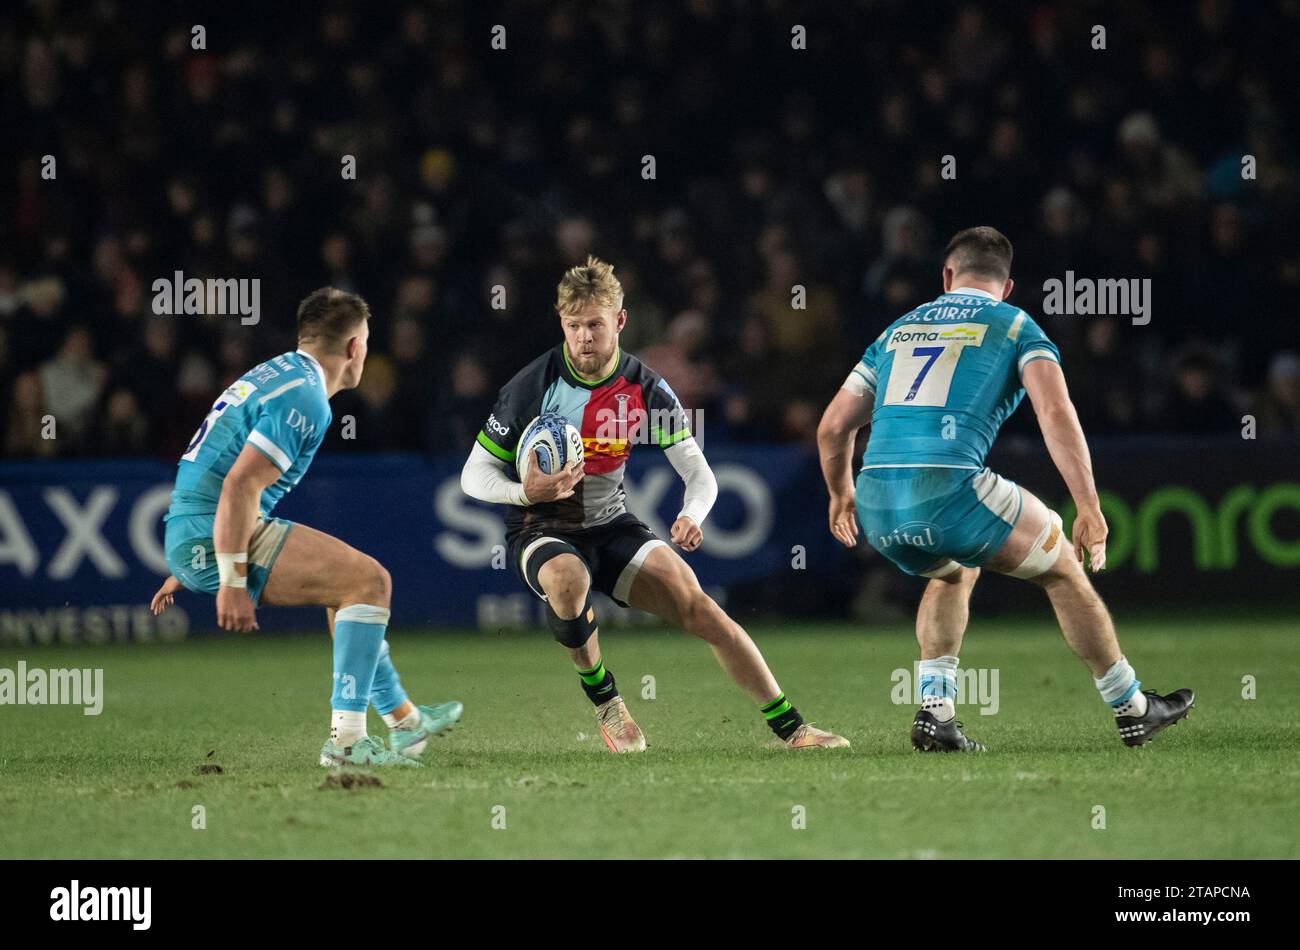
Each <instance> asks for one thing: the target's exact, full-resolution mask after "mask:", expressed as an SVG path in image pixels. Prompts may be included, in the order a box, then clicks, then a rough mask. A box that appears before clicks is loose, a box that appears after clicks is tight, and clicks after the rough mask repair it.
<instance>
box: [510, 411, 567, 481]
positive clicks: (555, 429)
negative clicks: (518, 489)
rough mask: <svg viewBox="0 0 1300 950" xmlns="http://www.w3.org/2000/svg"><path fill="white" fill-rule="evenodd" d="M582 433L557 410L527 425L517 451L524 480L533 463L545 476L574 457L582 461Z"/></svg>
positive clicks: (521, 475)
mask: <svg viewBox="0 0 1300 950" xmlns="http://www.w3.org/2000/svg"><path fill="white" fill-rule="evenodd" d="M583 454H584V453H583V448H582V433H581V432H579V431H578V430H577V429H575V428H574V427H573V426H571V425H569V423H568V420H566V419H565V418H564V416H562V415H560V414H559V413H558V412H543V413H542V414H541V415H540V416H538V417H537V418H536V419H534V420H533V421H532V422H530V423H528V425H527V426H525V427H524V434H523V435H522V436H520V437H519V446H518V448H517V449H516V450H515V468H516V469H517V470H518V471H519V480H520V481H521V482H522V481H523V480H524V479H526V478H527V477H528V470H529V469H530V468H532V466H533V465H534V464H537V465H539V466H540V467H541V470H542V473H543V474H545V475H554V474H555V473H556V472H558V471H559V470H560V469H562V468H564V467H565V466H566V465H568V464H569V463H570V462H572V461H573V460H574V459H577V460H578V464H582V460H583Z"/></svg>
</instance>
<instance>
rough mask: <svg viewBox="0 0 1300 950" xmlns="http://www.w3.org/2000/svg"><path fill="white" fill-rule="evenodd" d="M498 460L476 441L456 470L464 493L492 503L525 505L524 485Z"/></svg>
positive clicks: (526, 498) (526, 499)
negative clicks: (458, 472) (463, 463)
mask: <svg viewBox="0 0 1300 950" xmlns="http://www.w3.org/2000/svg"><path fill="white" fill-rule="evenodd" d="M507 468H508V465H507V463H505V462H503V461H501V459H499V458H497V457H496V456H495V455H493V454H492V453H491V452H489V451H488V450H487V449H485V448H483V446H481V445H479V444H478V443H477V442H475V443H474V448H473V449H472V450H471V451H470V453H469V458H468V459H466V460H465V467H464V468H463V469H461V470H460V487H461V488H462V489H463V490H464V492H465V494H467V495H469V496H470V497H471V498H477V499H478V500H479V501H487V502H491V503H492V504H494V505H525V506H526V505H529V504H532V503H531V502H530V501H529V500H528V496H527V495H525V494H524V486H523V485H522V484H520V483H519V482H517V481H515V480H514V479H513V478H511V477H510V476H509V475H508V474H507V473H506V469H507Z"/></svg>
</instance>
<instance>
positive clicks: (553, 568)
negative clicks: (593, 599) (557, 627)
mask: <svg viewBox="0 0 1300 950" xmlns="http://www.w3.org/2000/svg"><path fill="white" fill-rule="evenodd" d="M537 580H538V582H539V583H540V584H541V585H542V590H543V591H545V592H546V602H547V603H548V604H550V606H551V609H552V610H553V611H554V612H555V613H556V615H557V616H559V617H560V618H561V619H565V620H567V619H572V618H574V617H577V616H578V613H579V612H580V611H581V610H582V606H583V604H584V603H586V601H587V594H588V588H589V587H590V584H589V579H588V577H587V568H586V566H585V565H584V564H583V563H582V562H581V561H580V560H578V559H577V558H576V557H574V556H573V555H572V554H564V555H561V556H559V557H556V558H552V559H551V560H550V561H547V562H546V564H545V565H543V566H542V569H541V571H539V572H538V576H537Z"/></svg>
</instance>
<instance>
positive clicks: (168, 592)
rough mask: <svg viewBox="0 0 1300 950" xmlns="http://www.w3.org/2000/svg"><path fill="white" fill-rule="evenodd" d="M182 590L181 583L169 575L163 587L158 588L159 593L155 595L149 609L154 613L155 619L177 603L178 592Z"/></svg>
mask: <svg viewBox="0 0 1300 950" xmlns="http://www.w3.org/2000/svg"><path fill="white" fill-rule="evenodd" d="M180 589H181V582H180V581H178V580H177V579H176V578H175V577H173V576H172V575H170V574H168V575H167V580H165V581H163V586H162V587H159V588H158V593H156V594H154V595H153V600H151V601H150V602H149V609H150V610H151V611H153V614H154V616H155V617H156V616H158V615H159V614H161V613H162V612H163V611H164V610H166V609H167V608H168V607H170V606H171V605H172V604H173V603H174V602H175V599H176V597H175V595H176V592H177V591H178V590H180Z"/></svg>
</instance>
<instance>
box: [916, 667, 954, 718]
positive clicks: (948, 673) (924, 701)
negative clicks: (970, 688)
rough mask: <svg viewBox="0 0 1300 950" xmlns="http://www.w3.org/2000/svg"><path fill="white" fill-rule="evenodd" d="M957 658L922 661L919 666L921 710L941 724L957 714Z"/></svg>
mask: <svg viewBox="0 0 1300 950" xmlns="http://www.w3.org/2000/svg"><path fill="white" fill-rule="evenodd" d="M957 663H958V660H957V657H955V656H936V657H935V658H934V659H932V660H922V661H921V662H920V663H919V664H918V665H917V675H918V678H919V679H920V682H921V708H922V709H924V710H925V711H926V712H928V713H930V714H931V715H933V716H934V718H935V719H937V720H939V721H940V722H947V721H948V720H950V719H952V717H953V716H955V715H956V714H957V710H956V708H955V702H954V700H955V698H956V696H957Z"/></svg>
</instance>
